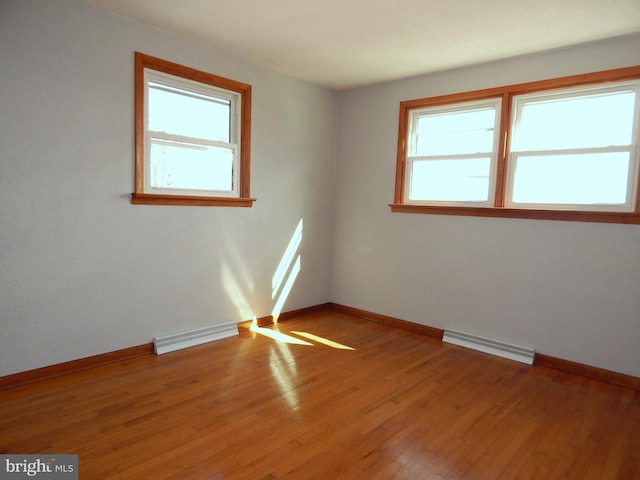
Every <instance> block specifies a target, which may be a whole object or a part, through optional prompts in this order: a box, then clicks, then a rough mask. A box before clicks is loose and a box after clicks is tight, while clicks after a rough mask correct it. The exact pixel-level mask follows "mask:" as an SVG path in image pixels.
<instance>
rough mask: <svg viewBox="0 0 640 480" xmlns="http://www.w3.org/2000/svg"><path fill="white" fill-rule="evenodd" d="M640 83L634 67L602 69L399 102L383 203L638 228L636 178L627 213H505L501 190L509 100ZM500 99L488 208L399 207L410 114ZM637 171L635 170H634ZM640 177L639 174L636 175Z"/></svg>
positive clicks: (444, 211)
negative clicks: (390, 180) (390, 186)
mask: <svg viewBox="0 0 640 480" xmlns="http://www.w3.org/2000/svg"><path fill="white" fill-rule="evenodd" d="M639 78H640V66H634V67H626V68H619V69H614V70H605V71H601V72H595V73H587V74H580V75H572V76H568V77H562V78H554V79H549V80H540V81H535V82H527V83H520V84H515V85H509V86H504V87H497V88H488V89H483V90H475V91H471V92H464V93H455V94H450V95H441V96H437V97H430V98H422V99H417V100H407V101H403V102H400V117H399V122H398V145H397V158H396V178H395V194H394V200H393V203H391V204H389V206H390V207H391V211H392V212H398V213H421V214H432V215H434V214H435V215H462V216H478V217H499V218H525V219H541V220H565V221H578V222H602V223H624V224H640V178H639V179H638V181H639V183H638V185H639V188H638V192H636V206H635V210H634V211H633V212H594V211H582V210H580V211H577V210H533V209H517V208H505V207H504V204H505V185H506V181H507V154H508V152H507V143H508V135H510V129H511V108H512V105H511V104H512V98H513V97H514V96H516V95H523V94H527V93H534V92H542V91H549V90H555V89H564V88H570V87H578V86H586V85H596V84H600V83H607V82H618V81H624V80H637V79H639ZM489 98H502V110H501V121H500V133H499V135H500V137H499V151H498V164H497V170H496V187H495V200H494V206H493V207H488V208H485V207H464V206H433V205H414V204H408V203H405V202H404V191H405V162H406V155H407V150H406V149H407V135H408V126H409V115H410V113H411V111H412V110H415V109H419V108H425V107H434V106H439V105H447V104H455V103H462V102H465V101H472V100H482V99H489ZM639 170H640V169H639ZM639 176H640V173H639Z"/></svg>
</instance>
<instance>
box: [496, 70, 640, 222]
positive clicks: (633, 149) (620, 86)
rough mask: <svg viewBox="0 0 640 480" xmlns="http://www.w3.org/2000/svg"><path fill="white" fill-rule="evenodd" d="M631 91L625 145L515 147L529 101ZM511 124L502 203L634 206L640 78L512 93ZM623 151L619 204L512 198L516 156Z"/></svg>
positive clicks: (603, 208) (597, 208)
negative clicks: (625, 156)
mask: <svg viewBox="0 0 640 480" xmlns="http://www.w3.org/2000/svg"><path fill="white" fill-rule="evenodd" d="M625 91H634V92H635V94H636V101H635V106H634V113H633V120H632V122H633V123H632V125H631V128H632V139H631V143H629V144H627V145H602V146H598V147H584V148H580V147H578V148H571V149H568V148H567V149H555V150H544V149H539V150H516V149H515V141H514V140H515V138H516V136H517V133H518V127H519V123H520V118H521V114H522V108H523V106H524V105H526V104H527V102H529V101H536V102H537V101H553V100H557V99H570V98H572V97H581V96H585V95H597V94H608V93H615V92H625ZM511 117H512V127H511V132H512V135H511V139H510V142H509V148H508V161H507V179H506V180H507V181H506V194H505V207H508V208H519V209H536V210H539V209H545V210H572V211H587V212H632V211H634V209H635V207H636V198H637V189H638V168H639V167H638V162H639V157H640V149H639V147H638V126H639V118H640V80H635V81H629V82H616V83H615V84H605V85H596V86H594V85H589V86H580V87H574V88H569V89H561V90H553V91H543V92H536V93H529V94H523V95H515V96H514V97H513V99H512V115H511ZM615 152H627V153H628V154H629V169H628V172H627V188H626V199H625V202H624V203H622V204H612V203H599V204H598V203H593V204H577V203H524V202H515V201H513V193H514V192H513V190H514V182H515V175H516V166H517V161H518V159H519V158H522V157H527V156H546V155H548V156H552V155H558V156H563V155H567V156H568V155H580V154H583V155H584V154H592V153H615Z"/></svg>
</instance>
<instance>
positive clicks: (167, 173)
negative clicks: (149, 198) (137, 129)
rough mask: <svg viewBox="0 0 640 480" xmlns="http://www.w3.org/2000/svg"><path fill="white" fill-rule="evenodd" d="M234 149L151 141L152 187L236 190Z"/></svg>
mask: <svg viewBox="0 0 640 480" xmlns="http://www.w3.org/2000/svg"><path fill="white" fill-rule="evenodd" d="M233 155H234V151H233V149H231V148H222V147H210V146H206V145H193V144H188V143H179V142H171V141H167V140H163V139H156V138H154V139H152V140H151V171H150V172H149V173H150V186H151V188H163V189H177V190H216V191H232V190H233Z"/></svg>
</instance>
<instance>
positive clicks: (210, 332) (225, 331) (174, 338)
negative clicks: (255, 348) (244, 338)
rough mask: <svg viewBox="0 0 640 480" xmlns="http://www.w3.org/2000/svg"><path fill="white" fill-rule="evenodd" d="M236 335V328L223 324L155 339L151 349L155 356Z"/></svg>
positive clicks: (229, 324) (230, 323)
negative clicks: (153, 350)
mask: <svg viewBox="0 0 640 480" xmlns="http://www.w3.org/2000/svg"><path fill="white" fill-rule="evenodd" d="M237 334H238V326H237V325H236V324H235V323H233V322H229V323H223V324H220V325H215V326H212V327H205V328H198V329H196V330H190V331H188V332H182V333H176V334H174V335H167V336H164V337H156V338H155V339H154V340H153V347H154V349H155V351H156V355H161V354H163V353H168V352H173V351H174V350H180V349H181V348H188V347H193V346H195V345H200V344H202V343H207V342H213V341H214V340H220V339H222V338H227V337H233V336H234V335H237Z"/></svg>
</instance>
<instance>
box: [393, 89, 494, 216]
mask: <svg viewBox="0 0 640 480" xmlns="http://www.w3.org/2000/svg"><path fill="white" fill-rule="evenodd" d="M500 103H501V99H500V98H498V99H490V100H482V101H479V102H471V103H464V104H461V105H453V106H451V105H446V106H437V107H430V108H425V109H416V110H413V111H412V112H411V113H410V117H409V122H410V126H409V132H410V133H409V142H410V143H409V153H408V155H407V176H408V179H409V181H408V184H409V188H408V189H407V191H406V200H407V201H409V202H412V203H416V204H422V203H425V204H434V205H457V204H461V203H463V204H466V205H475V206H490V205H493V193H492V190H493V188H492V187H493V185H494V182H495V170H496V162H497V156H498V152H497V150H498V135H497V134H496V133H497V132H498V126H499V125H498V122H499V120H500V115H499V112H500Z"/></svg>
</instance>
